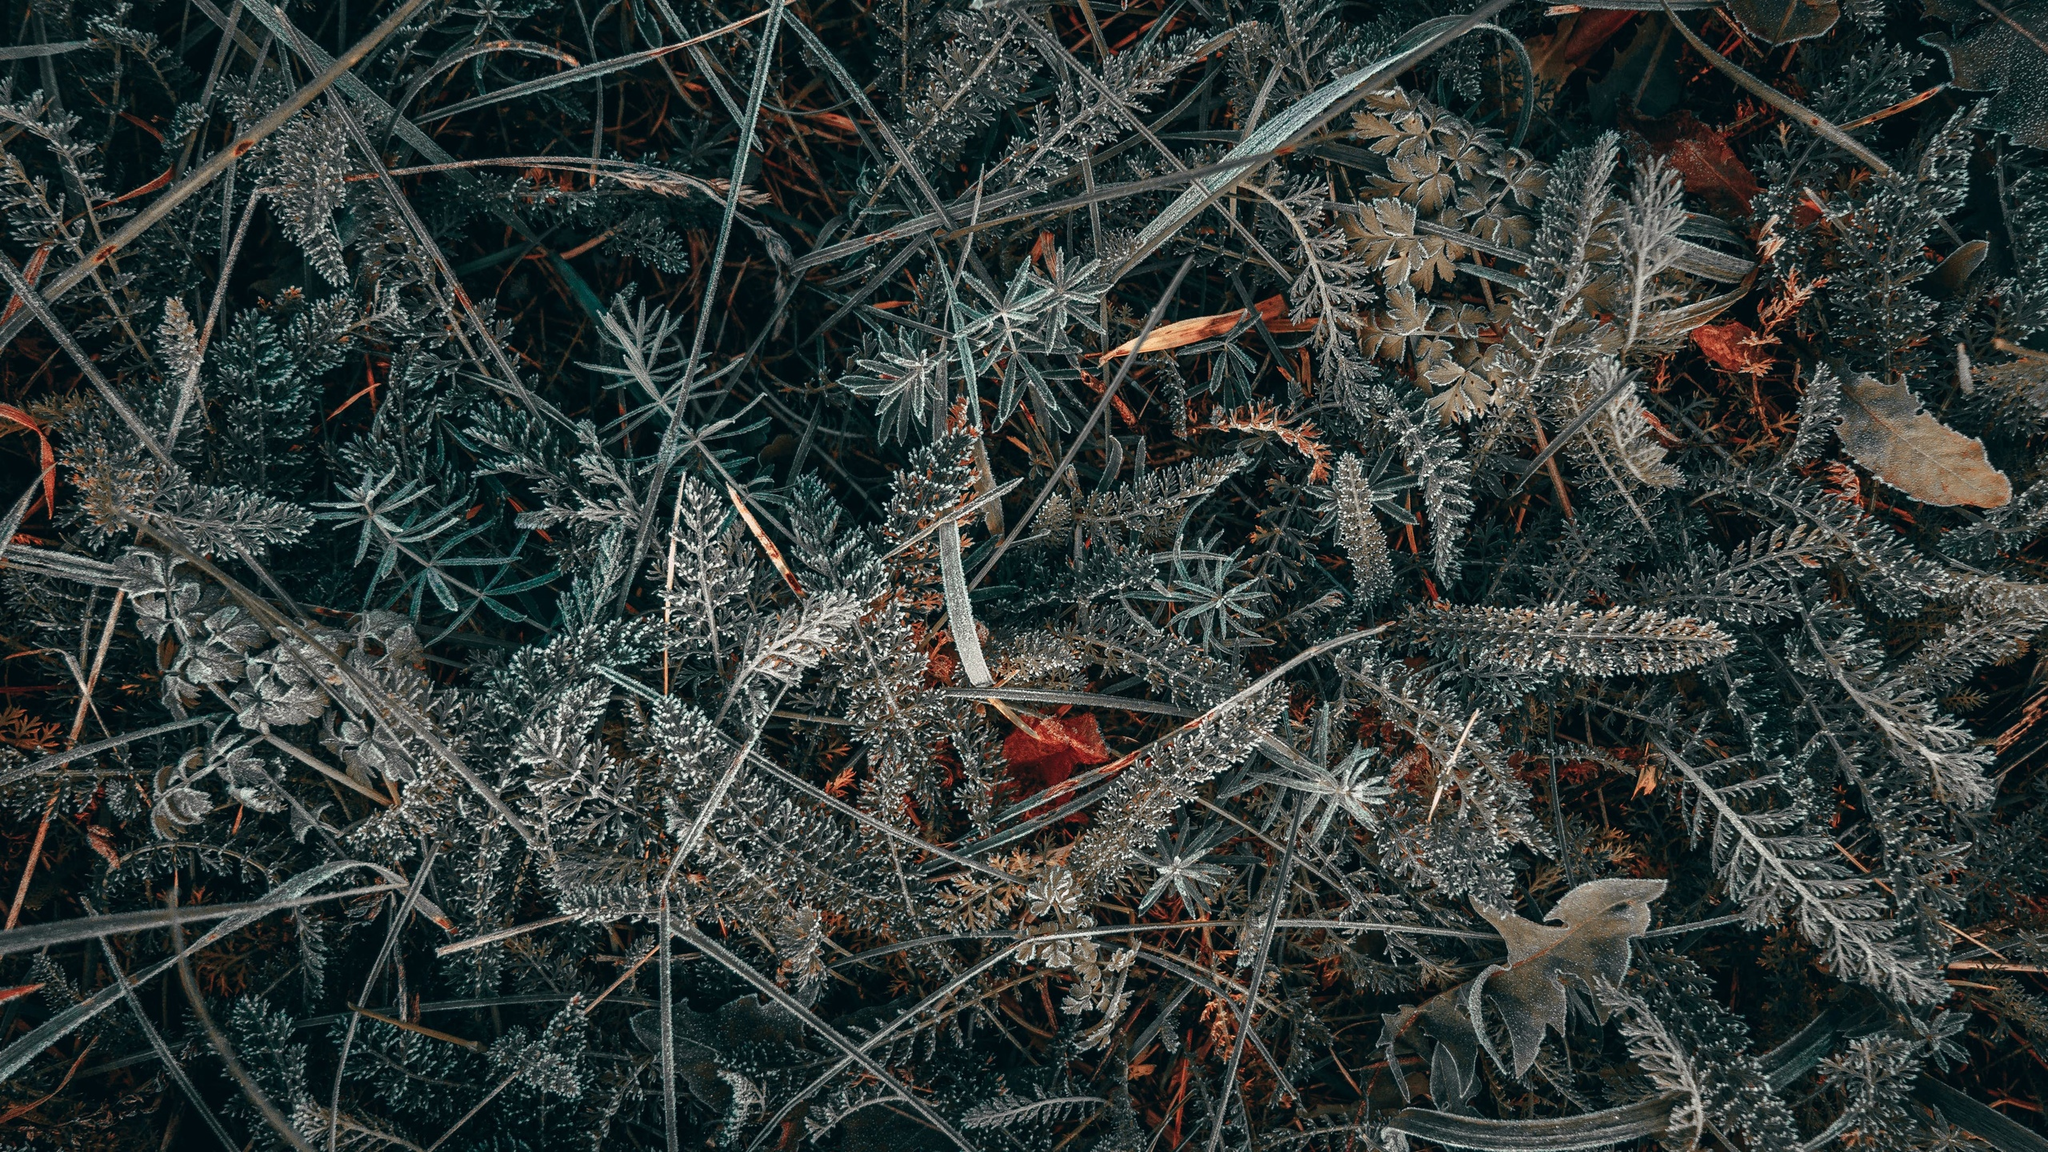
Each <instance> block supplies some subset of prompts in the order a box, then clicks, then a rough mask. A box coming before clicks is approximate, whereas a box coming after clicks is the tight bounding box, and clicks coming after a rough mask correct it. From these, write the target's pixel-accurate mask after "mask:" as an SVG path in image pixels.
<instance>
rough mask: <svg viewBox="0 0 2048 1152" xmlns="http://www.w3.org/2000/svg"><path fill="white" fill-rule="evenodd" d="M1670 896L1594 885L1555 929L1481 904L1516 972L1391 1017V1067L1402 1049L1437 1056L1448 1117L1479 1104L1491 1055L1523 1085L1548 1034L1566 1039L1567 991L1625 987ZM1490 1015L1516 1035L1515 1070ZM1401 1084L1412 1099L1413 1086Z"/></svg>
mask: <svg viewBox="0 0 2048 1152" xmlns="http://www.w3.org/2000/svg"><path fill="white" fill-rule="evenodd" d="M1664 887H1665V885H1664V881H1662V880H1593V881H1589V882H1587V883H1584V884H1581V885H1579V886H1578V887H1576V888H1574V889H1572V890H1571V891H1570V892H1567V893H1565V895H1564V898H1563V899H1561V900H1559V901H1558V902H1557V904H1556V905H1555V906H1554V907H1552V908H1551V910H1550V913H1549V914H1548V915H1547V916H1545V917H1544V919H1545V920H1546V921H1555V922H1556V923H1555V924H1551V923H1544V924H1537V923H1535V922H1533V921H1530V920H1525V919H1523V918H1522V917H1520V916H1517V915H1515V914H1514V913H1513V912H1507V911H1503V910H1500V909H1495V908H1488V907H1486V906H1485V905H1482V904H1477V903H1475V904H1474V907H1475V908H1477V909H1478V912H1479V914H1480V915H1481V916H1484V917H1486V922H1487V923H1489V924H1491V925H1493V928H1494V931H1496V932H1499V933H1500V936H1501V941H1502V942H1503V943H1505V944H1506V945H1507V949H1508V958H1507V962H1506V963H1504V964H1494V965H1491V966H1489V967H1488V968H1487V969H1486V971H1484V972H1481V973H1480V974H1479V976H1478V977H1477V978H1476V979H1474V980H1471V981H1468V982H1467V983H1464V984H1461V985H1459V986H1457V987H1455V988H1450V989H1447V990H1445V991H1443V992H1440V993H1438V994H1437V995H1435V996H1433V997H1431V998H1430V999H1429V1000H1428V1001H1426V1002H1425V1003H1423V1004H1420V1005H1408V1006H1405V1007H1403V1008H1402V1009H1401V1010H1400V1011H1398V1012H1390V1013H1387V1014H1386V1015H1385V1016H1384V1017H1383V1018H1382V1022H1383V1023H1384V1025H1385V1031H1383V1032H1382V1033H1381V1035H1380V1044H1381V1045H1382V1046H1383V1047H1384V1048H1385V1049H1386V1050H1387V1059H1388V1062H1389V1065H1390V1066H1395V1065H1394V1061H1395V1057H1396V1049H1397V1047H1407V1048H1411V1049H1414V1050H1417V1051H1420V1052H1422V1053H1424V1054H1425V1055H1427V1056H1428V1058H1429V1063H1430V1074H1429V1094H1430V1098H1431V1099H1432V1100H1434V1101H1435V1102H1436V1105H1437V1107H1439V1108H1444V1107H1449V1106H1454V1105H1456V1104H1458V1103H1460V1102H1462V1101H1464V1100H1465V1099H1466V1098H1467V1097H1469V1096H1470V1095H1471V1093H1472V1089H1473V1088H1474V1087H1475V1086H1476V1083H1477V1071H1478V1068H1477V1065H1478V1059H1479V1051H1480V1049H1482V1048H1483V1049H1485V1051H1486V1053H1487V1055H1489V1056H1491V1057H1493V1061H1494V1063H1495V1064H1497V1065H1499V1066H1500V1067H1501V1068H1502V1069H1504V1070H1509V1071H1512V1072H1513V1073H1514V1074H1515V1075H1516V1076H1518V1077H1519V1076H1521V1075H1523V1074H1524V1073H1526V1072H1528V1070H1529V1068H1530V1066H1531V1065H1533V1064H1534V1063H1535V1061H1536V1050H1537V1047H1538V1046H1539V1045H1541V1044H1542V1042H1543V1036H1544V1033H1545V1032H1546V1031H1547V1030H1549V1029H1552V1028H1555V1029H1557V1030H1558V1031H1559V1032H1562V1031H1563V1030H1564V1025H1565V989H1564V985H1565V981H1567V980H1572V981H1576V982H1578V983H1579V984H1581V985H1582V986H1584V987H1586V988H1592V987H1594V986H1595V984H1596V982H1598V981H1606V982H1607V983H1609V984H1619V983H1620V982H1621V981H1622V979H1623V978H1624V977H1626V976H1627V975H1628V962H1629V941H1631V940H1633V939H1635V938H1636V937H1638V936H1641V935H1642V934H1643V933H1644V932H1647V931H1649V928H1650V901H1652V900H1655V899H1656V898H1657V897H1659V896H1662V895H1663V894H1664ZM1560 925H1561V926H1560ZM1489 1006H1490V1007H1492V1008H1493V1010H1494V1012H1495V1013H1497V1014H1498V1016H1499V1018H1500V1020H1501V1021H1502V1022H1503V1023H1504V1024H1505V1025H1506V1027H1507V1032H1508V1043H1509V1047H1510V1049H1511V1053H1512V1057H1513V1060H1512V1062H1510V1061H1508V1060H1504V1059H1502V1057H1501V1053H1500V1050H1499V1048H1498V1046H1497V1045H1496V1044H1495V1043H1494V1038H1493V1036H1492V1035H1491V1033H1490V1032H1489V1030H1487V1029H1484V1028H1479V1027H1476V1026H1475V1024H1474V1021H1476V1020H1482V1019H1485V1018H1486V1017H1485V1009H1486V1008H1487V1007H1489ZM1396 1083H1399V1084H1401V1086H1402V1087H1401V1090H1402V1092H1403V1094H1404V1095H1405V1094H1406V1092H1407V1087H1406V1084H1405V1082H1403V1081H1400V1080H1398V1079H1397V1080H1396Z"/></svg>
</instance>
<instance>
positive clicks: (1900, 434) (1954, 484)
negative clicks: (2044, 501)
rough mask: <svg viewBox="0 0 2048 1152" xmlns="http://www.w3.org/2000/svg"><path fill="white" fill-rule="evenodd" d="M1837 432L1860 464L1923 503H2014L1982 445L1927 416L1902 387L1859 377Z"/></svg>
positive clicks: (1849, 389)
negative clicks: (2009, 501) (2011, 501)
mask: <svg viewBox="0 0 2048 1152" xmlns="http://www.w3.org/2000/svg"><path fill="white" fill-rule="evenodd" d="M1836 430H1837V431H1838V432H1839V433H1840V435H1841V437H1842V446H1843V447H1845V448H1847V449H1848V451H1849V455H1850V456H1851V457H1852V458H1853V459H1854V460H1855V461H1856V462H1857V463H1858V464H1861V465H1863V466H1864V467H1865V468H1868V469H1870V470H1871V472H1872V473H1874V474H1876V476H1877V478H1878V479H1880V480H1883V481H1884V482H1885V483H1887V484H1889V485H1891V486H1892V487H1894V488H1897V489H1898V490H1899V491H1901V492H1904V493H1905V494H1906V495H1908V496H1911V497H1912V498H1913V499H1915V500H1918V501H1921V502H1922V503H1925V504H1939V505H1941V506H1942V507H1945V508H1952V507H1955V506H1956V505H1959V504H1963V505H1968V506H1970V507H1972V508H1997V507H2000V506H2001V505H2003V504H2005V503H2006V502H2007V501H2008V500H2011V499H2012V483H2011V481H2009V480H2007V479H2006V478H2005V473H2003V472H2000V471H1999V470H1998V469H1996V468H1993V467H1992V466H1991V461H1990V460H1989V459H1988V458H1987V457H1986V456H1985V455H1984V442H1983V441H1981V440H1979V439H1977V438H1976V437H1974V436H1965V435H1963V434H1962V433H1960V432H1958V431H1956V430H1955V429H1953V428H1950V427H1949V426H1948V425H1946V424H1943V423H1942V422H1941V421H1939V420H1936V419H1935V418H1934V417H1932V416H1930V415H1928V414H1927V413H1926V412H1925V411H1923V410H1922V409H1921V407H1920V398H1919V397H1918V396H1915V395H1914V394H1913V393H1912V390H1911V389H1908V388H1907V387H1906V386H1905V385H1904V384H1903V383H1899V384H1885V383H1882V382H1880V381H1878V380H1877V379H1876V378H1875V377H1872V376H1858V377H1856V379H1855V380H1853V381H1851V382H1849V383H1847V384H1845V385H1843V386H1842V401H1841V423H1840V424H1839V425H1838V426H1837V429H1836Z"/></svg>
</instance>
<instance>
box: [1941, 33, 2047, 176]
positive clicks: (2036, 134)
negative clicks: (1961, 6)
mask: <svg viewBox="0 0 2048 1152" xmlns="http://www.w3.org/2000/svg"><path fill="white" fill-rule="evenodd" d="M2005 15H2006V16H2007V17H2009V18H2010V19H2011V21H2012V23H2007V22H2006V21H2005V20H1996V19H1994V20H1989V21H1986V22H1985V23H1983V24H1979V25H1978V26H1977V27H1975V28H1973V29H1970V30H1969V31H1966V32H1964V33H1963V35H1962V37H1961V39H1957V38H1955V37H1952V36H1950V35H1948V34H1947V33H1946V32H1937V33H1935V34H1933V35H1931V36H1923V37H1921V38H1920V42H1921V43H1922V44H1925V45H1927V46H1928V47H1930V48H1939V49H1940V50H1941V54H1942V55H1944V56H1946V57H1948V70H1949V72H1950V73H1951V74H1952V75H1953V76H1954V77H1955V86H1956V87H1958V88H1962V89H1965V90H1967V91H1971V92H1990V93H1992V94H1993V95H1992V97H1991V106H1990V108H1989V109H1988V110H1987V111H1986V115H1985V118H1984V126H1985V127H1986V128H1990V129H1993V130H1995V131H1999V132H2004V133H2006V134H2008V135H2010V136H2011V137H2012V138H2013V139H2014V140H2017V141H2019V142H2020V143H2022V144H2025V145H2027V146H2028V147H2030V148H2048V52H2043V51H2042V50H2041V47H2040V45H2041V44H2042V42H2044V41H2048V0H2034V2H2033V3H2029V4H2018V5H2014V6H2013V7H2011V8H2008V9H2006V10H2005ZM2015 24H2017V25H2019V27H2018V28H2016V27H2014V26H2013V25H2015ZM2021 28H2024V29H2026V31H2025V32H2022V31H2021V30H2020V29H2021Z"/></svg>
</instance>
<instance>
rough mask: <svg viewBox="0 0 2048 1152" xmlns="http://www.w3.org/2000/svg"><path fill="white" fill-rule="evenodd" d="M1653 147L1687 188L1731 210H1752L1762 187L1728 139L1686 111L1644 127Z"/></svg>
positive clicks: (1646, 137) (1644, 134)
mask: <svg viewBox="0 0 2048 1152" xmlns="http://www.w3.org/2000/svg"><path fill="white" fill-rule="evenodd" d="M1643 136H1644V138H1645V139H1647V140H1648V141H1649V142H1650V148H1651V149H1652V150H1653V151H1655V152H1656V153H1657V154H1658V155H1659V156H1662V157H1664V160H1665V163H1667V164H1670V165H1671V167H1672V168H1673V169H1675V170H1676V171H1677V172H1678V175H1679V178H1680V179H1682V180H1684V181H1685V190H1686V191H1687V192H1690V193H1692V194H1693V195H1695V196H1699V197H1702V198H1704V199H1707V200H1712V201H1715V202H1716V203H1718V204H1719V205H1720V206H1722V207H1724V208H1729V209H1739V210H1740V211H1744V212H1746V211H1748V210H1749V202H1750V200H1751V199H1752V198H1754V197H1755V196H1756V194H1757V193H1759V192H1761V191H1763V186H1762V185H1760V184H1758V183H1757V182H1756V176H1755V175H1754V174H1753V173H1751V172H1750V170H1749V166H1748V165H1746V164H1744V163H1743V162H1742V158H1741V157H1739V156H1737V155H1736V154H1735V149H1733V148H1731V147H1729V146H1728V138H1727V137H1726V136H1724V135H1722V134H1721V133H1720V132H1717V131H1715V130H1714V129H1713V128H1712V127H1709V126H1708V125H1706V124H1702V123H1700V122H1699V121H1698V120H1696V119H1694V118H1693V115H1692V113H1690V112H1686V111H1682V110H1681V111H1679V112H1675V113H1673V114H1671V115H1669V116H1666V117H1664V118H1663V119H1661V120H1659V121H1657V122H1656V123H1654V124H1650V125H1647V126H1645V128H1644V130H1643Z"/></svg>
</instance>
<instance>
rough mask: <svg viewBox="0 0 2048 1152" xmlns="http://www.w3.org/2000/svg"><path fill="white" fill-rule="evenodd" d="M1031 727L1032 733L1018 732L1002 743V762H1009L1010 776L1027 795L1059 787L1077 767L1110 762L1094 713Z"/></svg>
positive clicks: (1042, 721) (1056, 718) (1044, 720)
mask: <svg viewBox="0 0 2048 1152" xmlns="http://www.w3.org/2000/svg"><path fill="white" fill-rule="evenodd" d="M1031 724H1032V730H1031V731H1026V730H1025V729H1023V728H1018V729H1017V730H1016V731H1014V732H1012V733H1010V735H1009V736H1008V737H1007V738H1006V739H1004V741H1003V759H1005V760H1008V761H1009V762H1010V770H1011V775H1012V776H1014V777H1015V778H1016V780H1017V782H1018V783H1019V784H1021V785H1023V786H1024V787H1025V789H1026V791H1027V792H1039V791H1043V790H1044V789H1047V788H1050V787H1052V786H1053V785H1055V784H1059V783H1062V782H1063V781H1065V780H1066V779H1067V778H1068V777H1070V776H1072V775H1073V774H1074V768H1075V766H1076V765H1079V764H1102V763H1105V762H1107V761H1108V760H1109V747H1108V746H1107V745H1105V744H1104V743H1103V742H1102V729H1101V728H1100V727H1099V726H1098V725H1097V724H1096V722H1095V714H1094V713H1093V712H1082V713H1078V714H1076V715H1073V716H1048V717H1045V718H1042V719H1035V720H1033V721H1031Z"/></svg>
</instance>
